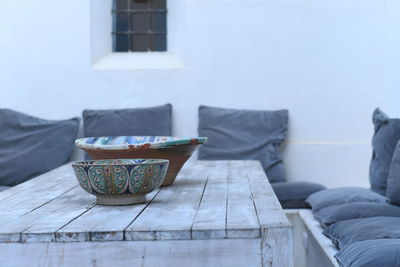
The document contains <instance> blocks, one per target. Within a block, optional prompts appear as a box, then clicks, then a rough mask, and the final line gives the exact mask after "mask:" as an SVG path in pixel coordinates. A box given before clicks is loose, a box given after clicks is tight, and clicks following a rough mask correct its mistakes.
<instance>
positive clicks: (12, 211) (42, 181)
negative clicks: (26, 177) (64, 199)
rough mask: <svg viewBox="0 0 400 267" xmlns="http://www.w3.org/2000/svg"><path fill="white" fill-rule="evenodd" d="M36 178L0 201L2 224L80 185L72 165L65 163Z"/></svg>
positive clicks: (0, 222)
mask: <svg viewBox="0 0 400 267" xmlns="http://www.w3.org/2000/svg"><path fill="white" fill-rule="evenodd" d="M34 179H35V181H34V183H35V184H34V185H33V186H29V187H27V188H25V187H20V188H19V191H17V192H15V195H13V196H9V197H7V198H4V199H3V200H1V201H0V225H3V224H7V223H9V222H13V221H14V220H16V219H17V218H18V217H20V216H22V215H24V214H27V213H29V212H32V211H34V210H36V209H38V208H40V207H42V206H43V205H46V204H47V203H49V202H51V201H52V200H54V199H56V198H57V197H59V196H61V195H63V194H64V193H65V192H67V191H69V190H71V189H72V188H74V187H77V185H78V182H77V180H76V178H75V175H74V174H73V171H72V167H71V166H70V165H64V166H62V167H60V168H59V169H58V170H57V171H54V172H50V173H46V174H43V175H41V176H39V177H38V178H34ZM10 190H11V189H10ZM7 191H8V190H7Z"/></svg>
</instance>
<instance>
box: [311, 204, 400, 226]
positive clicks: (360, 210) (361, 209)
mask: <svg viewBox="0 0 400 267" xmlns="http://www.w3.org/2000/svg"><path fill="white" fill-rule="evenodd" d="M377 216H388V217H400V207H397V206H393V205H390V204H387V203H371V202H357V203H348V204H343V205H336V206H330V207H326V208H323V209H320V210H318V211H316V212H314V217H315V219H317V221H319V222H320V223H321V225H322V226H324V227H327V226H329V225H331V224H333V223H336V222H341V221H345V220H351V219H357V218H370V217H377Z"/></svg>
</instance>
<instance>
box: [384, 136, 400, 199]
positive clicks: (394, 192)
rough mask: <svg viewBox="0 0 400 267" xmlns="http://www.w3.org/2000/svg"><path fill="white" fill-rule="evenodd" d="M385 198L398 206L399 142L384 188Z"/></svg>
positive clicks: (399, 184)
mask: <svg viewBox="0 0 400 267" xmlns="http://www.w3.org/2000/svg"><path fill="white" fill-rule="evenodd" d="M386 198H387V199H388V201H389V202H390V203H392V204H395V205H400V142H398V143H397V146H396V151H395V152H394V155H393V159H392V163H391V164H390V170H389V176H388V180H387V187H386Z"/></svg>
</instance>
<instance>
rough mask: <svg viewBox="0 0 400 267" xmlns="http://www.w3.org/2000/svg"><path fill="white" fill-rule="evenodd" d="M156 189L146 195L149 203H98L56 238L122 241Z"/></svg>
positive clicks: (60, 239) (156, 191)
mask: <svg viewBox="0 0 400 267" xmlns="http://www.w3.org/2000/svg"><path fill="white" fill-rule="evenodd" d="M158 192H159V190H155V191H153V192H152V193H150V194H149V195H147V196H146V198H147V199H148V201H147V203H144V204H138V205H131V206H103V205H96V206H95V207H93V208H92V209H90V210H89V211H88V212H86V213H84V214H82V216H80V217H78V218H76V219H75V220H74V221H72V222H71V223H69V224H67V225H66V226H65V227H63V228H62V229H60V230H59V231H58V232H57V234H56V238H57V241H60V242H71V241H74V242H83V241H122V240H124V230H125V229H126V228H127V227H128V225H130V224H131V223H132V222H133V221H134V220H135V219H136V217H137V216H139V214H140V213H141V212H142V211H143V210H144V209H145V208H146V206H147V205H148V204H149V202H150V201H152V200H153V198H154V197H155V196H156V195H157V194H158Z"/></svg>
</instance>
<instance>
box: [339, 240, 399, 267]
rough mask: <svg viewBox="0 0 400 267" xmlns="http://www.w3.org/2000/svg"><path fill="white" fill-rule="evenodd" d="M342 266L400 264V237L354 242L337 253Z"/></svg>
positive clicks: (385, 266)
mask: <svg viewBox="0 0 400 267" xmlns="http://www.w3.org/2000/svg"><path fill="white" fill-rule="evenodd" d="M335 258H336V260H337V261H338V263H339V265H340V266H346V267H350V266H351V267H396V266H400V239H375V240H365V241H360V242H356V243H353V244H351V245H349V246H348V247H346V248H344V249H343V250H341V251H340V252H339V253H337V254H336V255H335Z"/></svg>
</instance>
